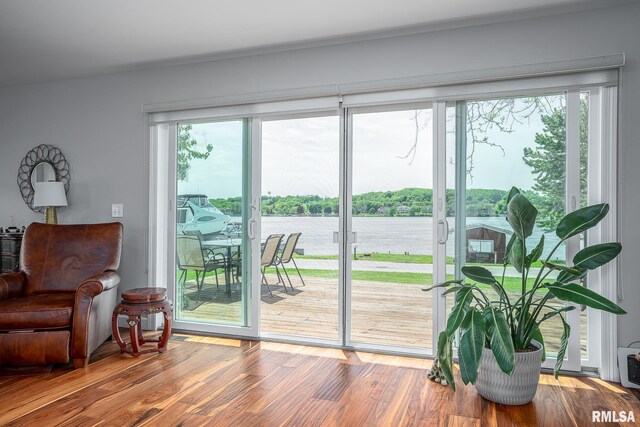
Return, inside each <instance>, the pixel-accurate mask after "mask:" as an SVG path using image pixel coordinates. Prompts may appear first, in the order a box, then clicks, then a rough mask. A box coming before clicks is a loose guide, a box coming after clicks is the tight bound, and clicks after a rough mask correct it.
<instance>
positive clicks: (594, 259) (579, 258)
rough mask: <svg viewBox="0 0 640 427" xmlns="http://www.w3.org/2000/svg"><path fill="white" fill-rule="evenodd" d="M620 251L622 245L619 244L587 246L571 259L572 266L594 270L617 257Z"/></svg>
mask: <svg viewBox="0 0 640 427" xmlns="http://www.w3.org/2000/svg"><path fill="white" fill-rule="evenodd" d="M621 250H622V245H621V244H620V243H600V244H598V245H593V246H589V247H587V248H584V249H582V250H581V251H580V252H578V253H577V254H576V256H574V257H573V264H574V265H576V266H580V267H584V268H588V269H589V270H595V269H596V268H598V267H600V266H603V265H605V264H607V263H608V262H610V261H611V260H612V259H614V258H615V257H617V256H618V254H619V253H620V251H621Z"/></svg>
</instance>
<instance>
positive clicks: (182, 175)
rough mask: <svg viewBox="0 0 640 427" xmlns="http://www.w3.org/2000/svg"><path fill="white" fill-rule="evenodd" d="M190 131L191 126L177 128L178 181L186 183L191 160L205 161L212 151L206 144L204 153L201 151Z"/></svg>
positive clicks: (211, 147) (211, 146)
mask: <svg viewBox="0 0 640 427" xmlns="http://www.w3.org/2000/svg"><path fill="white" fill-rule="evenodd" d="M190 131H191V125H180V126H178V181H186V180H187V178H188V177H189V170H190V169H191V160H193V159H203V160H204V159H207V158H208V157H209V154H211V151H212V150H213V145H211V144H207V146H206V147H205V151H201V150H200V147H199V145H198V141H196V139H195V138H193V137H192V136H191V134H190V133H189V132H190Z"/></svg>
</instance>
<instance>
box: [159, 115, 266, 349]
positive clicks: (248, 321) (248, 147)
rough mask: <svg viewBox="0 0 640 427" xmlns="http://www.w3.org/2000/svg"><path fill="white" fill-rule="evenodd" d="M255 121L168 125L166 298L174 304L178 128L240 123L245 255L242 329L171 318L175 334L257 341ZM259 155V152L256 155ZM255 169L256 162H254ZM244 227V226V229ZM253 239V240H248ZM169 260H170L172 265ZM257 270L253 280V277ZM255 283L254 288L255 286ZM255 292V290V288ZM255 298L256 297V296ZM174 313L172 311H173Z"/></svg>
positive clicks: (245, 118)
mask: <svg viewBox="0 0 640 427" xmlns="http://www.w3.org/2000/svg"><path fill="white" fill-rule="evenodd" d="M256 120H258V119H256V118H252V117H247V116H241V117H224V118H220V119H216V118H209V119H201V120H181V121H178V122H175V123H170V124H169V129H170V131H169V144H168V153H169V155H168V158H167V162H168V164H167V165H166V167H167V169H166V170H167V171H168V179H167V190H168V206H169V209H168V213H167V224H168V227H166V233H167V260H168V262H167V268H166V284H167V292H168V294H169V297H170V298H171V299H172V300H173V301H174V303H175V302H176V300H177V299H176V285H177V282H176V273H175V268H176V265H175V253H176V231H175V230H176V207H175V206H176V197H177V180H176V177H177V138H178V131H177V129H178V126H179V125H180V124H197V123H219V122H228V121H242V165H243V166H242V167H243V171H242V179H243V185H242V196H243V197H242V203H243V205H242V210H241V211H242V216H243V230H242V233H243V240H244V242H243V249H246V248H249V251H245V254H246V255H245V259H246V261H244V262H243V274H242V277H243V279H242V280H243V283H242V300H243V304H242V310H243V318H244V319H245V325H232V324H217V323H212V322H204V321H203V322H199V321H197V320H178V319H176V315H175V314H174V321H173V328H174V329H175V330H188V331H194V332H201V333H209V334H220V335H227V336H232V337H242V338H254V339H256V338H258V337H259V329H258V324H257V323H256V322H255V321H254V320H255V319H259V309H260V307H259V304H256V303H255V302H254V300H255V298H254V295H256V279H255V278H256V277H258V278H259V277H260V275H259V266H258V264H257V263H256V262H255V260H256V259H258V260H259V259H260V239H256V238H255V237H256V236H257V234H256V233H259V231H260V230H259V224H258V225H256V222H258V221H257V218H258V217H257V216H256V209H255V208H254V207H255V206H258V205H257V204H256V200H255V197H254V194H255V193H254V191H255V189H256V188H259V175H258V174H257V173H255V169H254V168H255V167H257V165H256V164H255V163H256V162H255V160H254V159H255V153H256V151H257V150H259V145H260V138H259V136H260V134H259V126H256V125H255V124H254V123H255V122H256ZM258 152H259V151H258ZM257 163H258V165H259V162H257ZM245 225H246V226H245ZM252 237H253V238H252ZM169 260H174V261H173V262H171V261H169ZM256 267H257V272H258V273H257V274H258V275H257V276H256ZM259 283H260V282H259V281H258V282H257V284H258V285H259ZM258 292H259V288H258ZM258 295H259V293H258ZM174 313H175V311H174Z"/></svg>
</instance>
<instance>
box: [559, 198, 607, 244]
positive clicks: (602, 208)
mask: <svg viewBox="0 0 640 427" xmlns="http://www.w3.org/2000/svg"><path fill="white" fill-rule="evenodd" d="M608 212H609V205H608V204H606V203H602V204H600V205H593V206H587V207H586V208H582V209H578V210H575V211H573V212H571V213H569V214H567V215H565V217H564V218H562V219H561V220H560V222H559V223H558V226H557V227H556V236H558V237H559V238H560V239H561V240H566V239H568V238H569V237H571V236H575V235H576V234H579V233H582V232H583V231H585V230H588V229H590V228H591V227H593V226H594V225H596V224H597V223H599V222H600V221H601V220H602V218H604V217H605V216H607V213H608Z"/></svg>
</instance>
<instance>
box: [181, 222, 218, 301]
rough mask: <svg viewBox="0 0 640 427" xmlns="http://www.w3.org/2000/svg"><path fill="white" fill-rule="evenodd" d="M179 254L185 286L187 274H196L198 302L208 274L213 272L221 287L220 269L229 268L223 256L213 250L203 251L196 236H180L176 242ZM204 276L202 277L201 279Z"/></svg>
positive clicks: (200, 242)
mask: <svg viewBox="0 0 640 427" xmlns="http://www.w3.org/2000/svg"><path fill="white" fill-rule="evenodd" d="M176 249H177V252H178V269H179V270H180V272H181V273H180V277H179V278H178V283H180V281H181V280H182V284H183V285H184V284H185V283H186V282H187V272H188V271H189V270H194V271H195V272H196V285H197V287H198V301H200V291H201V290H202V287H203V286H204V279H205V276H206V274H207V273H209V272H211V271H213V272H214V273H215V275H216V288H217V287H219V286H220V283H219V281H218V269H219V268H227V259H226V257H225V256H224V255H223V254H221V253H217V252H215V251H213V250H211V249H206V250H203V249H202V241H201V240H200V237H198V236H195V235H186V234H185V235H179V236H178V238H177V242H176ZM200 275H202V277H200Z"/></svg>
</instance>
